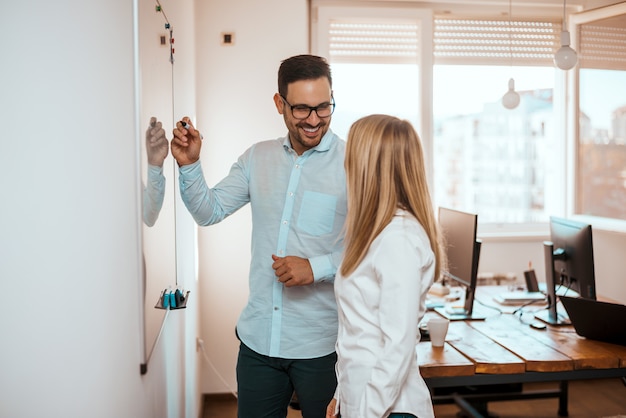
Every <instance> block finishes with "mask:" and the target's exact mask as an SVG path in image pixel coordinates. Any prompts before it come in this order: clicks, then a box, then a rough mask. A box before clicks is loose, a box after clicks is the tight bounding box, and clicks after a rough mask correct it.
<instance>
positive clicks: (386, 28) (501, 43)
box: [329, 17, 626, 66]
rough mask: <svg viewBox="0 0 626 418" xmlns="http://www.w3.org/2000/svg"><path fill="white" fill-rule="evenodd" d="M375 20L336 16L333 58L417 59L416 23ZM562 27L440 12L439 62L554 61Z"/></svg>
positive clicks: (437, 24) (331, 46) (436, 48)
mask: <svg viewBox="0 0 626 418" xmlns="http://www.w3.org/2000/svg"><path fill="white" fill-rule="evenodd" d="M373 20H375V19H372V18H370V19H367V20H362V21H356V20H355V19H333V20H331V22H330V27H329V56H330V58H331V61H333V62H342V63H351V62H361V63H363V62H366V63H380V62H384V63H416V62H417V61H418V54H419V50H418V45H419V42H418V41H419V28H418V25H417V24H415V23H406V24H404V23H376V22H374V21H373ZM560 32H561V23H560V22H556V21H538V20H519V19H516V20H511V21H509V20H502V19H475V18H468V19H460V18H440V17H437V18H435V19H434V33H433V46H434V63H435V64H459V65H467V64H476V65H520V66H552V65H554V64H553V58H554V53H555V52H556V51H557V50H558V48H559V47H560V43H559V42H560ZM625 57H626V55H625ZM624 59H626V58H624Z"/></svg>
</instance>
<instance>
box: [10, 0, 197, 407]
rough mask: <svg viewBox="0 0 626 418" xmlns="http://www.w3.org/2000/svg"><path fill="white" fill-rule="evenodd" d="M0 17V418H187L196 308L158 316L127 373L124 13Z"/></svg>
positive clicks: (29, 1) (130, 87)
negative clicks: (162, 319) (154, 331)
mask: <svg viewBox="0 0 626 418" xmlns="http://www.w3.org/2000/svg"><path fill="white" fill-rule="evenodd" d="M187 4H188V5H189V4H192V3H191V0H189V1H187ZM183 5H184V3H183ZM2 16H3V33H4V35H5V43H4V47H3V51H2V70H0V71H1V72H0V91H2V94H1V95H0V120H1V121H2V122H1V125H2V140H1V143H2V147H1V151H0V190H1V192H2V196H3V198H2V205H0V249H1V251H0V281H1V285H2V286H1V288H2V290H3V292H4V297H3V309H2V311H3V316H2V318H1V319H0V335H2V343H0V370H1V371H2V372H1V373H0V387H1V388H2V390H1V391H0V416H2V417H11V418H19V417H36V416H37V417H39V416H40V417H44V416H65V417H81V418H82V417H86V416H89V417H107V418H108V417H112V416H116V417H129V418H141V417H146V418H147V417H183V416H188V417H197V416H198V406H197V399H198V397H197V396H196V395H195V393H196V392H197V389H196V387H197V385H196V382H195V381H194V380H193V378H195V377H196V374H195V363H194V362H195V360H194V359H195V356H196V353H195V332H196V329H195V328H196V326H197V321H196V319H195V317H194V315H196V314H197V313H196V312H197V309H194V308H193V307H190V308H188V309H189V311H188V312H185V313H172V314H171V315H170V318H169V319H172V320H171V321H168V323H167V324H166V327H165V329H164V334H163V340H162V342H161V343H160V344H159V345H158V346H157V347H156V350H155V354H154V357H153V361H152V362H151V363H150V365H149V368H148V374H147V375H145V376H141V375H140V373H139V365H140V363H141V361H142V353H141V340H140V318H141V316H140V314H141V312H142V307H141V306H140V303H139V285H138V283H139V272H140V261H141V257H140V251H139V246H138V244H139V242H140V234H139V233H138V231H139V228H138V225H139V223H140V217H139V208H138V200H137V194H136V193H137V190H138V187H137V184H138V178H137V177H136V169H137V165H136V158H137V156H136V146H135V144H136V139H137V138H136V135H135V132H136V126H135V108H134V103H135V100H134V92H135V80H134V76H133V66H134V60H133V55H134V50H133V7H132V2H129V1H128V0H113V1H108V2H104V3H97V2H86V1H83V0H61V1H55V2H49V1H37V0H20V1H12V2H4V3H3V5H2ZM190 32H191V34H192V33H193V27H192V28H191V29H190ZM183 33H184V31H183ZM190 56H192V54H190ZM191 78H192V79H191V80H190V82H193V74H192V77H191ZM189 90H191V88H189ZM187 100H188V99H187ZM143 129H144V128H141V130H142V131H143ZM184 226H185V225H183V230H182V231H181V234H179V235H180V238H181V239H182V240H183V241H184V242H183V243H182V246H183V247H185V246H186V247H187V248H189V247H191V251H188V252H189V253H191V255H192V260H193V233H194V228H193V227H190V226H189V224H187V225H186V226H187V229H184ZM190 242H191V243H192V244H191V245H189V243H190ZM185 260H186V262H187V267H185V266H183V267H181V270H182V271H181V276H182V278H183V280H186V281H188V282H189V286H191V287H192V288H193V281H194V280H195V275H194V273H195V271H194V268H193V267H194V263H193V261H191V262H189V257H187V258H186V259H185ZM189 266H191V267H189ZM194 302H195V301H194ZM175 315H178V316H175ZM185 367H191V372H190V373H185ZM190 376H191V378H190ZM190 379H191V380H190Z"/></svg>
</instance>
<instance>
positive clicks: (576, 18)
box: [566, 2, 626, 232]
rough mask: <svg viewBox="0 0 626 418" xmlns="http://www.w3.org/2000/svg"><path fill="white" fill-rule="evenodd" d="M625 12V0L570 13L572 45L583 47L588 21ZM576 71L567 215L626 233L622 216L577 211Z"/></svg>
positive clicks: (572, 87)
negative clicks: (581, 31)
mask: <svg viewBox="0 0 626 418" xmlns="http://www.w3.org/2000/svg"><path fill="white" fill-rule="evenodd" d="M623 14H626V2H624V3H619V4H615V5H612V6H607V7H602V8H598V9H593V10H589V11H585V12H580V13H576V14H572V15H570V16H569V24H568V30H569V31H570V34H571V45H572V46H573V47H574V49H576V50H577V51H579V50H580V38H579V26H581V25H584V24H586V23H591V22H593V21H596V20H602V19H607V18H610V17H614V16H618V15H623ZM575 69H576V71H572V76H571V77H570V79H569V80H568V91H571V92H573V94H571V96H570V97H569V100H568V103H567V106H568V111H567V114H568V115H569V117H568V119H567V133H568V135H567V138H566V143H567V146H568V153H567V160H568V161H569V162H570V164H569V167H568V171H567V176H566V178H567V183H568V184H567V189H568V196H569V198H568V200H567V216H569V217H571V218H574V219H578V220H580V221H581V222H585V223H589V224H592V225H593V227H594V229H602V230H607V231H615V232H626V221H624V220H619V219H610V218H603V217H599V216H589V215H581V214H579V213H576V193H577V190H576V188H577V184H576V178H577V175H576V170H578V167H577V166H576V165H575V164H576V161H577V159H576V155H577V152H578V144H579V124H578V118H577V117H575V115H577V114H578V108H579V106H580V103H579V95H578V88H579V74H578V67H576V68H575Z"/></svg>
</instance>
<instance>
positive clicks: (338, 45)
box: [329, 18, 419, 64]
mask: <svg viewBox="0 0 626 418" xmlns="http://www.w3.org/2000/svg"><path fill="white" fill-rule="evenodd" d="M372 20H373V18H372V19H369V21H365V20H364V21H354V20H352V21H347V20H343V21H342V20H331V22H330V29H329V35H330V39H329V42H330V45H329V54H330V58H331V60H332V61H333V62H343V63H351V62H359V63H395V64H398V63H400V64H403V63H409V64H415V63H417V62H418V61H417V58H418V53H419V51H418V45H419V43H418V40H419V32H418V29H419V28H418V25H417V23H377V22H372Z"/></svg>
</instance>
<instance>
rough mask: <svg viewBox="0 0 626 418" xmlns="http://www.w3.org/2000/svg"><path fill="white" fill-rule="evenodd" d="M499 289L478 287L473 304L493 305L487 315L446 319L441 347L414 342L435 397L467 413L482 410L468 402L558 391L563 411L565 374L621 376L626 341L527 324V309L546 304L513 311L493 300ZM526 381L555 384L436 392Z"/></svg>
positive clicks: (529, 317) (574, 377)
mask: <svg viewBox="0 0 626 418" xmlns="http://www.w3.org/2000/svg"><path fill="white" fill-rule="evenodd" d="M503 290H506V289H503V288H502V287H494V286H484V287H479V288H478V291H477V297H476V299H477V301H475V305H474V306H475V309H481V310H482V311H485V309H487V308H485V307H484V306H482V305H481V304H480V303H479V302H478V301H480V302H482V303H484V304H485V305H489V306H492V307H495V308H496V309H493V310H492V309H487V310H486V312H487V313H488V315H487V319H486V320H484V321H451V322H450V326H449V328H448V334H447V336H446V343H445V345H444V346H443V347H432V346H431V344H430V342H429V341H423V342H420V343H419V344H418V345H417V353H418V360H419V364H420V371H421V373H422V376H423V377H424V379H425V380H426V383H427V384H428V386H429V388H430V389H431V392H432V393H433V402H434V403H452V402H455V403H457V404H458V405H459V407H461V408H462V409H464V410H465V412H466V413H467V414H468V415H469V416H482V415H481V414H480V411H476V410H475V408H473V406H472V402H484V403H485V405H486V402H488V401H496V400H513V399H536V398H546V397H558V398H559V409H558V414H559V415H560V416H566V415H567V382H568V381H569V380H577V379H598V378H613V377H622V378H624V377H626V346H621V345H615V344H609V343H604V342H600V341H593V340H587V339H585V338H583V337H580V336H578V335H577V334H576V332H575V331H574V329H573V327H571V326H550V325H548V327H547V328H546V329H545V330H536V329H534V328H531V327H530V326H529V325H528V323H529V322H532V321H533V316H532V314H530V313H529V312H532V311H535V310H540V309H542V308H543V307H545V305H541V304H533V305H529V306H527V307H525V308H523V311H524V312H526V314H524V315H522V316H521V317H520V316H519V315H513V314H511V312H512V311H513V310H515V308H517V307H511V306H502V305H498V304H497V303H496V302H495V301H493V298H492V296H493V295H494V294H497V292H498V291H503ZM497 309H502V310H504V311H506V312H508V313H500V312H498V310H497ZM431 315H439V314H438V313H436V312H433V311H429V312H428V313H427V317H429V316H431ZM425 320H426V319H425ZM530 382H558V389H556V390H552V391H535V392H524V391H511V392H506V393H496V392H493V393H485V392H481V393H478V394H472V395H463V394H460V393H450V394H446V395H437V389H440V388H454V387H467V386H472V387H474V386H483V387H488V386H486V385H505V384H523V383H530Z"/></svg>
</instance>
